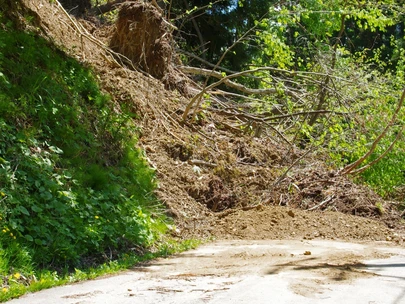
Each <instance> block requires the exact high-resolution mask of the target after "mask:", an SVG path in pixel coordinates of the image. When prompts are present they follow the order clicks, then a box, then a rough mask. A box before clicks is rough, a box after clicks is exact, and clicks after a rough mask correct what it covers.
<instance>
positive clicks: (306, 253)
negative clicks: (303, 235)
mask: <svg viewBox="0 0 405 304" xmlns="http://www.w3.org/2000/svg"><path fill="white" fill-rule="evenodd" d="M311 254H312V253H311V251H308V250H307V251H305V252H304V255H311Z"/></svg>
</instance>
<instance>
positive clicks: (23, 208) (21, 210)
mask: <svg viewBox="0 0 405 304" xmlns="http://www.w3.org/2000/svg"><path fill="white" fill-rule="evenodd" d="M17 209H18V210H19V211H20V212H21V213H23V214H25V215H30V213H29V212H28V210H27V208H25V207H24V206H18V208H17Z"/></svg>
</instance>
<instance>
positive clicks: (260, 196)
mask: <svg viewBox="0 0 405 304" xmlns="http://www.w3.org/2000/svg"><path fill="white" fill-rule="evenodd" d="M22 3H23V5H24V6H25V7H26V8H27V9H28V10H30V14H31V15H34V16H35V19H34V20H33V21H32V22H31V23H30V24H31V25H28V26H27V27H28V28H29V29H31V30H35V31H38V29H39V31H40V33H41V35H43V36H44V37H47V38H48V39H49V40H50V41H52V42H53V43H55V44H56V45H57V46H60V47H61V49H63V50H65V52H66V53H67V54H68V55H69V56H72V57H75V58H77V59H78V60H79V61H81V62H83V63H84V64H86V65H88V66H90V67H92V68H93V69H94V71H95V73H96V75H97V77H98V78H99V81H100V84H101V87H102V89H103V90H104V91H105V92H106V93H108V94H110V95H111V96H112V98H113V102H114V103H115V104H116V111H120V106H121V105H125V106H126V107H127V108H129V109H130V110H131V111H132V112H133V113H134V114H136V115H137V117H139V118H138V119H137V121H136V123H137V125H138V126H139V127H140V129H141V136H140V139H139V146H140V147H141V148H142V149H143V150H144V151H145V158H146V160H147V161H148V162H149V163H150V165H151V166H152V167H153V168H155V169H156V176H157V179H158V181H159V188H158V189H157V191H156V195H157V197H158V198H159V199H160V200H161V201H162V202H163V204H164V205H165V206H166V210H165V212H166V213H167V214H168V215H169V216H171V217H172V218H173V219H174V221H175V223H176V229H174V230H173V231H172V235H173V236H174V237H177V238H180V239H184V238H192V237H197V238H207V239H210V238H216V239H314V238H317V239H340V240H350V241H352V240H356V241H371V240H375V241H381V240H384V241H386V240H388V241H394V242H396V243H399V244H402V243H403V241H404V238H405V234H404V225H403V221H402V218H401V216H400V213H399V212H398V211H397V208H396V207H397V205H398V204H399V203H397V202H391V201H384V200H383V199H382V198H381V197H379V196H378V195H376V194H375V193H374V192H373V191H371V190H370V189H368V188H367V187H364V186H362V185H358V184H356V183H354V182H353V181H351V180H350V179H348V178H347V177H345V176H340V175H339V174H337V171H336V168H333V167H331V166H330V165H326V164H325V163H323V162H322V161H320V160H321V159H324V157H323V155H321V154H319V153H318V154H317V153H312V154H308V155H306V156H305V157H303V151H301V150H300V149H298V148H297V147H291V146H288V145H286V144H285V143H284V141H283V140H282V139H281V138H280V137H279V136H278V135H277V134H273V133H272V132H271V131H269V130H267V131H266V132H264V133H262V134H261V136H260V137H254V136H253V135H250V134H244V133H242V132H240V131H239V130H238V129H235V128H232V127H229V126H230V125H232V123H233V121H232V119H231V118H229V117H225V116H221V115H220V113H218V112H217V111H214V110H213V109H211V110H212V111H210V109H205V110H201V109H197V110H196V111H197V112H196V116H197V117H198V120H197V121H194V122H193V123H191V122H186V123H184V122H182V119H181V117H182V114H183V113H184V110H185V108H186V106H187V104H188V103H189V102H190V96H193V94H195V92H196V90H198V85H196V84H194V83H193V81H192V80H191V79H189V78H187V77H186V76H185V75H182V74H181V73H180V72H178V71H177V70H176V64H179V60H178V58H175V57H176V55H175V54H174V53H173V52H172V50H173V48H172V46H171V45H170V43H173V42H172V41H170V40H168V39H166V38H167V37H170V35H169V34H167V35H166V34H165V33H166V32H165V31H169V29H168V28H167V27H165V26H162V25H161V24H160V23H159V22H162V19H163V18H161V17H160V15H159V14H160V12H158V11H157V10H155V8H154V7H153V6H151V5H149V4H147V3H146V4H143V5H144V7H143V10H144V11H146V12H148V14H149V15H148V16H149V17H147V16H146V17H145V18H140V17H139V18H138V19H137V21H134V22H138V23H136V26H137V28H145V26H146V27H150V26H152V24H155V23H156V24H157V25H156V27H157V28H156V31H155V32H154V33H153V34H154V35H158V36H159V35H160V36H161V39H160V40H159V39H155V37H153V40H154V43H155V42H156V45H154V46H153V47H155V48H156V49H155V51H156V50H158V51H156V53H157V54H158V55H159V56H160V57H158V58H151V56H152V55H151V54H153V53H154V49H148V50H147V52H148V53H147V57H145V58H143V59H144V60H141V59H142V58H141V57H142V56H144V55H145V54H142V53H139V54H138V53H136V52H137V51H136V50H133V49H132V48H129V47H128V45H125V42H126V41H128V42H129V43H132V42H133V41H141V40H139V39H141V37H137V36H136V35H137V33H138V32H136V31H135V32H134V33H132V34H131V35H132V36H126V34H128V33H125V29H126V28H131V23H130V22H131V20H132V21H133V19H132V17H134V18H135V17H136V16H135V15H136V14H141V12H142V9H141V7H140V4H139V3H138V4H136V5H134V6H125V9H126V10H125V12H126V14H121V17H122V18H121V22H122V23H121V24H117V27H116V26H115V25H113V24H109V23H102V22H101V21H100V20H98V19H96V18H95V17H91V16H87V18H86V19H79V20H77V19H75V18H74V17H72V16H69V17H68V15H67V14H65V13H64V11H63V10H62V9H61V8H60V7H58V6H57V4H55V3H50V1H48V0H35V1H33V0H23V1H22ZM132 13H133V14H134V16H129V14H132ZM22 16H23V15H22ZM22 16H21V18H23V17H22ZM140 22H150V23H148V24H140ZM128 24H129V27H127V26H128ZM138 34H144V33H141V31H140V32H139V33H138ZM163 36H164V37H163ZM144 39H146V40H145V43H146V42H147V41H149V40H150V39H152V38H150V37H146V38H145V37H144ZM158 40H159V41H160V42H162V44H159V41H158ZM112 42H113V44H114V49H115V50H117V51H118V50H122V49H123V50H125V51H129V52H132V53H133V55H134V56H135V57H140V58H139V59H140V60H138V62H136V61H134V60H133V61H132V62H131V64H128V61H126V59H125V60H124V58H123V57H122V56H119V55H117V54H116V53H115V54H113V53H112V52H111V51H109V50H108V48H107V46H109V45H112ZM117 44H121V46H118V45H117ZM135 46H136V45H135V44H134V43H132V45H131V47H135ZM126 55H127V58H128V56H129V55H130V54H126ZM163 55H167V56H171V57H170V58H166V59H165V58H163V57H162V56H163ZM129 57H131V56H129ZM152 59H155V60H157V62H162V63H158V66H157V65H156V62H154V61H153V60H152ZM161 65H163V66H161ZM158 67H160V68H161V69H156V68H158ZM142 68H143V69H144V70H145V72H142V71H141V69H142ZM148 70H149V71H153V72H154V75H155V77H157V78H159V79H156V78H153V77H152V76H150V75H149V74H148V73H147V72H148ZM163 74H165V75H163ZM167 79H169V80H170V81H166V82H165V80H167ZM168 83H169V84H170V85H168ZM167 88H170V89H171V90H168V89H167ZM213 103H215V100H214V102H213ZM217 106H220V104H218V105H217ZM211 107H213V104H211ZM301 157H302V159H300V161H299V162H297V163H298V164H297V165H294V166H292V167H291V169H290V170H289V171H288V173H287V174H286V175H285V176H284V175H283V173H284V172H285V171H286V169H287V168H289V167H290V166H291V165H292V164H293V163H294V162H295V161H296V160H297V159H299V158H301Z"/></svg>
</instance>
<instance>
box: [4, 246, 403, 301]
mask: <svg viewBox="0 0 405 304" xmlns="http://www.w3.org/2000/svg"><path fill="white" fill-rule="evenodd" d="M7 303H9V304H22V303H24V304H26V303H29V304H47V303H52V304H53V303H60V304H65V303H66V304H67V303H69V304H90V303H91V304H101V303H103V304H104V303H106V304H107V303H108V304H115V303H116V304H118V303H119V304H126V303H142V304H148V303H151V304H152V303H153V304H156V303H165V304H170V303H173V304H174V303H176V304H183V303H184V304H200V303H201V304H202V303H210V304H211V303H212V304H214V303H218V304H219V303H221V304H228V303H229V304H231V303H232V304H234V303H249V304H255V303H275V304H276V303H277V304H283V303H285V304H287V303H291V304H292V303H294V304H295V303H303V304H305V303H311V304H316V303H322V304H324V303H334V304H335V303H345V304H348V303H353V304H354V303H356V304H361V303H365V304H402V303H404V304H405V248H404V247H400V246H393V245H391V244H389V243H386V242H374V243H358V244H355V243H347V242H339V241H324V240H311V241H307V240H303V241H300V240H292V241H285V240H283V241H275V240H272V241H246V240H243V241H218V242H214V243H210V244H207V245H204V246H201V247H199V248H198V249H196V250H192V251H188V252H184V253H182V254H179V255H176V256H172V257H170V258H167V259H158V260H155V261H152V262H150V263H148V264H145V265H141V266H138V267H135V268H133V269H131V270H129V271H125V272H122V273H120V274H117V275H115V276H109V277H105V278H100V279H96V280H92V281H86V282H81V283H76V284H72V285H67V286H61V287H56V288H52V289H48V290H43V291H40V292H37V293H34V294H27V295H25V296H23V297H21V298H20V299H15V300H12V301H9V302H7Z"/></svg>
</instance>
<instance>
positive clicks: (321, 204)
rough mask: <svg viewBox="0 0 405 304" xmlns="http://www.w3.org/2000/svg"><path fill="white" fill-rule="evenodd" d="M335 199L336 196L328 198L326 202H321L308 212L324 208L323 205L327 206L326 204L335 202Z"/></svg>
mask: <svg viewBox="0 0 405 304" xmlns="http://www.w3.org/2000/svg"><path fill="white" fill-rule="evenodd" d="M334 197H335V195H333V194H332V195H331V196H328V197H327V198H326V199H325V200H324V201H322V202H320V203H319V204H318V205H316V206H313V207H311V208H309V209H307V211H312V210H315V209H318V208H320V207H322V206H323V205H325V204H327V203H329V202H330V201H331V200H333V198H334Z"/></svg>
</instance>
